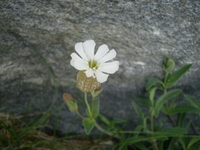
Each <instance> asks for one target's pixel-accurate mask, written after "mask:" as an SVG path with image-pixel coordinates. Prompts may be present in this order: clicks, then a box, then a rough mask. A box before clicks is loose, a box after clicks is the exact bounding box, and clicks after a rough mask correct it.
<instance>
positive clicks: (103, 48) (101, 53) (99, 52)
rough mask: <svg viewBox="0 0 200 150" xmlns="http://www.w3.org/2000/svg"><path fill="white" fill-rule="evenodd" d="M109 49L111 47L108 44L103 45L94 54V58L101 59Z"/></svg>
mask: <svg viewBox="0 0 200 150" xmlns="http://www.w3.org/2000/svg"><path fill="white" fill-rule="evenodd" d="M108 51H109V48H108V46H107V45H106V44H103V45H101V46H100V47H99V48H98V50H97V52H96V54H95V56H94V60H96V61H99V60H100V59H101V58H102V57H103V56H105V55H106V54H107V53H108Z"/></svg>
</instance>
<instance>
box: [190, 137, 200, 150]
mask: <svg viewBox="0 0 200 150" xmlns="http://www.w3.org/2000/svg"><path fill="white" fill-rule="evenodd" d="M198 141H200V138H197V137H193V138H192V139H191V140H190V142H189V144H188V145H187V149H189V148H190V147H191V146H192V145H194V144H195V143H196V142H198Z"/></svg>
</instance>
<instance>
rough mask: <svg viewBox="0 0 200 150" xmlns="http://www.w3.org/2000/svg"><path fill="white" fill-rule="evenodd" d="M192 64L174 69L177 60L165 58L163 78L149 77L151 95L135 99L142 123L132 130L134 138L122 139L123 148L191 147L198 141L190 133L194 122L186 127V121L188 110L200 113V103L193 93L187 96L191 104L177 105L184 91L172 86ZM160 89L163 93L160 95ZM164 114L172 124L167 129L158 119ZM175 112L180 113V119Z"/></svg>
mask: <svg viewBox="0 0 200 150" xmlns="http://www.w3.org/2000/svg"><path fill="white" fill-rule="evenodd" d="M191 66H192V65H191V64H189V65H186V66H184V67H182V68H180V69H178V70H176V71H173V70H174V68H175V62H174V61H173V60H172V59H168V58H165V61H164V66H163V69H164V71H165V77H164V79H163V80H160V79H157V78H149V79H148V81H147V84H146V91H147V93H148V98H136V99H135V100H136V101H133V102H132V105H133V108H134V110H135V113H136V114H137V116H138V117H139V119H140V124H139V125H138V126H137V127H136V128H135V130H134V131H133V132H132V133H134V135H133V136H132V137H129V138H127V139H125V140H123V141H121V146H120V148H119V149H120V150H126V149H127V147H128V146H130V145H132V146H133V145H134V147H135V148H138V149H144V150H150V149H153V150H182V149H183V150H190V149H192V148H194V147H195V143H199V141H200V137H199V136H192V135H191V136H190V135H188V128H189V126H190V125H191V124H190V123H188V124H187V125H186V126H185V123H184V121H185V117H186V114H187V113H200V103H199V102H198V101H197V100H195V99H194V98H192V97H191V96H189V95H185V97H186V98H187V99H188V100H189V103H187V104H182V105H177V103H176V101H177V99H178V97H179V95H180V93H181V92H182V90H181V89H174V88H173V89H170V88H172V87H173V86H174V85H175V84H176V83H177V82H178V80H179V79H180V78H181V77H182V76H183V75H184V74H185V73H186V72H187V71H188V70H189V68H190V67H191ZM160 91H161V92H162V94H159V93H160ZM136 102H138V103H140V104H142V105H143V106H145V107H148V108H149V112H148V113H145V112H143V111H142V109H141V108H140V107H139V105H138V104H137V103H136ZM161 113H163V114H165V115H167V116H168V118H169V119H170V121H171V122H172V127H169V128H164V126H163V125H164V123H165V121H162V122H159V123H157V122H156V119H157V118H159V116H160V114H161ZM173 115H177V116H178V117H177V119H175V117H173ZM144 142H145V143H146V144H144ZM148 143H149V144H148Z"/></svg>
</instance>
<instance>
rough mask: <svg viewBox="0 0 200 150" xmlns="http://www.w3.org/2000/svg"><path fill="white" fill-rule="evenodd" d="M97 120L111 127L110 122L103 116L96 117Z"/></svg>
mask: <svg viewBox="0 0 200 150" xmlns="http://www.w3.org/2000/svg"><path fill="white" fill-rule="evenodd" d="M98 117H99V118H100V120H101V121H102V122H103V123H105V124H106V125H107V126H110V125H111V122H110V120H109V119H108V118H106V117H105V116H103V115H101V114H99V116H98Z"/></svg>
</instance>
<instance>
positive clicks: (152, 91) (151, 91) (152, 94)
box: [149, 87, 157, 102]
mask: <svg viewBox="0 0 200 150" xmlns="http://www.w3.org/2000/svg"><path fill="white" fill-rule="evenodd" d="M156 90H157V88H156V87H154V88H152V89H151V90H149V99H150V100H151V102H153V100H154V96H155V92H156Z"/></svg>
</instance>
